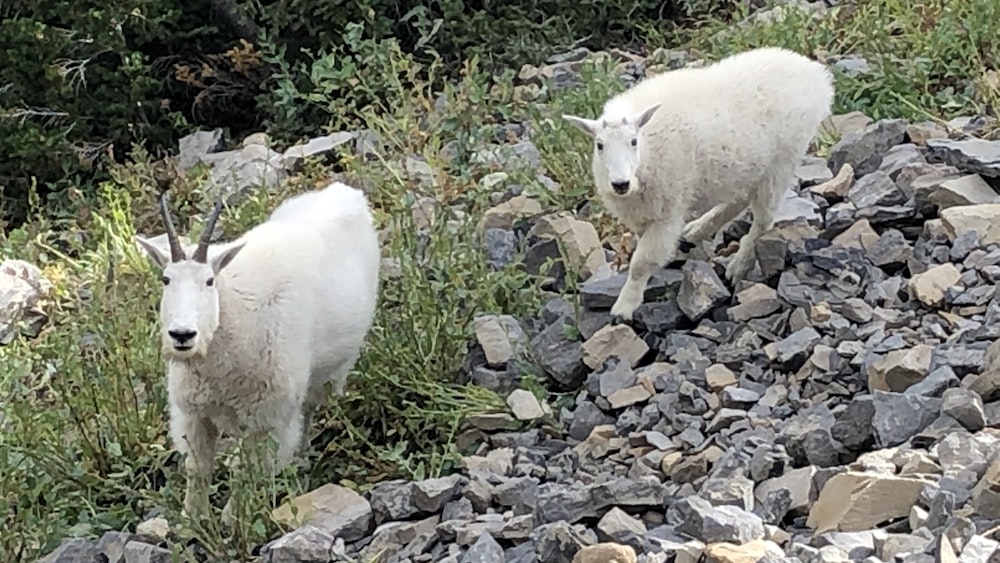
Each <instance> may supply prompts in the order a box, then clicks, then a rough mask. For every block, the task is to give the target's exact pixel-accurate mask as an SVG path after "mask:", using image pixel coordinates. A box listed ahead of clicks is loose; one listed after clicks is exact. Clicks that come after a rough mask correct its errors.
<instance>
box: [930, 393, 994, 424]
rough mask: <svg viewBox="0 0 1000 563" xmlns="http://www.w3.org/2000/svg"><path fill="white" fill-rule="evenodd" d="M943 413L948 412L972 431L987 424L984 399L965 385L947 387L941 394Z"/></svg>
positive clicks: (947, 413)
mask: <svg viewBox="0 0 1000 563" xmlns="http://www.w3.org/2000/svg"><path fill="white" fill-rule="evenodd" d="M941 400H942V401H941V414H946V415H948V416H950V417H952V418H954V419H955V420H957V421H958V422H959V424H961V425H962V426H964V427H965V428H967V429H969V430H970V431H972V432H976V431H978V430H982V429H983V428H984V427H985V426H986V412H985V411H984V408H983V400H982V398H981V397H980V396H979V394H978V393H976V392H975V391H970V390H969V389H966V388H965V387H952V388H950V389H946V390H945V391H944V393H943V394H942V395H941Z"/></svg>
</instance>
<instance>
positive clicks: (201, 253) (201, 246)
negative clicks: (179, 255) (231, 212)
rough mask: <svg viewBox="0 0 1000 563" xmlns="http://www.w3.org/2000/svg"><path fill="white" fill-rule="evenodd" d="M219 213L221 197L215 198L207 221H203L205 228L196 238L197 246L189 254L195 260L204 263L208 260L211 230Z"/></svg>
mask: <svg viewBox="0 0 1000 563" xmlns="http://www.w3.org/2000/svg"><path fill="white" fill-rule="evenodd" d="M220 213H222V198H219V199H218V200H216V202H215V208H214V209H212V214H211V215H209V216H208V221H206V222H205V230H204V231H202V233H201V239H199V240H198V248H196V249H195V251H194V254H193V255H191V259H192V260H194V261H195V262H201V263H202V264H204V263H205V262H207V261H208V243H209V241H211V239H212V231H214V230H215V222H216V220H218V218H219V214H220Z"/></svg>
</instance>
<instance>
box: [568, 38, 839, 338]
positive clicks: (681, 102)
mask: <svg viewBox="0 0 1000 563" xmlns="http://www.w3.org/2000/svg"><path fill="white" fill-rule="evenodd" d="M833 96H834V85H833V77H832V75H831V73H830V72H829V70H828V69H827V68H826V67H825V66H824V65H822V64H820V63H818V62H814V61H812V60H810V59H808V58H806V57H804V56H802V55H800V54H798V53H795V52H792V51H788V50H785V49H781V48H773V47H769V48H761V49H754V50H751V51H745V52H743V53H739V54H736V55H732V56H730V57H727V58H724V59H722V60H720V61H718V62H716V63H714V64H711V65H708V66H705V67H702V68H686V69H680V70H674V71H668V72H665V73H663V74H659V75H656V76H653V77H650V78H647V79H645V80H642V81H640V82H638V83H637V84H635V85H634V86H633V87H632V88H630V89H628V90H626V91H625V92H623V93H621V94H619V95H617V96H614V97H612V98H611V99H609V100H608V101H607V102H606V103H605V105H604V110H603V114H602V115H601V116H600V117H599V118H597V119H593V120H591V119H585V118H582V117H576V116H571V115H564V116H563V117H564V118H565V119H566V120H568V121H570V122H571V123H573V124H574V125H576V126H577V127H579V128H580V129H582V130H583V131H585V132H586V133H588V134H589V135H591V136H592V137H593V138H594V151H593V157H592V173H593V179H594V182H595V184H596V190H597V194H598V195H599V196H600V198H601V200H602V202H603V203H604V205H605V207H606V208H607V209H608V211H609V212H610V213H611V214H612V215H614V216H615V217H617V218H618V219H619V220H621V221H622V222H623V223H624V224H625V226H626V227H628V228H629V229H630V230H632V231H633V232H634V233H635V234H636V235H637V236H638V237H639V243H638V245H637V247H636V250H635V253H634V254H633V256H632V259H631V261H630V263H629V274H628V278H627V281H626V283H625V286H624V287H623V289H622V292H621V294H620V295H619V297H618V300H617V301H616V302H615V304H614V306H613V307H612V310H611V313H612V315H614V316H615V317H617V318H625V319H627V318H630V317H631V316H632V313H633V312H634V311H635V309H636V308H637V307H638V306H639V305H640V304H641V303H642V296H643V292H644V290H645V288H646V285H647V283H648V281H649V277H650V275H651V274H652V272H653V270H654V269H656V268H658V267H660V266H662V265H665V264H668V263H669V262H671V261H672V260H673V259H674V257H675V256H676V251H677V244H678V241H679V240H680V238H681V237H684V238H685V239H687V240H688V241H689V242H698V241H699V240H702V239H704V238H706V237H708V236H711V235H713V234H714V233H715V232H716V231H718V229H720V228H721V227H723V226H724V225H725V224H727V223H728V222H729V221H731V220H733V219H735V218H736V217H737V216H738V215H739V214H740V213H741V212H742V211H744V210H745V209H747V208H748V207H749V209H750V210H751V212H752V214H753V220H752V223H751V227H750V231H749V232H748V233H747V234H746V235H745V236H744V237H743V238H742V239H741V240H740V244H739V250H738V251H737V252H736V254H734V255H733V257H732V259H731V260H730V262H729V264H728V266H727V268H726V277H727V278H729V280H730V281H732V282H733V283H735V282H736V281H737V280H739V279H741V278H743V277H744V276H745V275H746V274H747V273H748V271H749V270H750V269H751V267H752V266H753V262H754V253H753V252H754V251H753V247H754V243H755V242H756V240H757V239H758V238H759V237H760V235H761V234H763V233H764V232H765V231H767V230H769V229H770V228H771V227H772V226H773V224H774V212H775V208H776V207H777V205H778V204H779V203H780V201H781V199H782V197H783V195H784V193H785V191H786V189H787V187H788V186H789V183H790V182H791V180H792V178H793V174H794V171H795V167H796V166H797V164H798V162H799V161H800V159H801V158H802V156H803V155H804V154H805V152H806V150H807V149H808V147H809V144H810V142H811V141H812V140H813V138H814V137H815V135H816V133H817V130H818V128H819V126H820V124H821V123H822V121H823V120H824V119H825V118H826V117H828V116H829V115H830V111H831V104H832V102H833ZM696 217H697V219H695V218H696ZM692 219H694V220H692ZM688 221H690V223H687V222H688Z"/></svg>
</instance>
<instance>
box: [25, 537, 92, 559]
mask: <svg viewBox="0 0 1000 563" xmlns="http://www.w3.org/2000/svg"><path fill="white" fill-rule="evenodd" d="M102 557H103V555H102V554H101V550H100V549H98V547H97V545H95V544H94V542H92V541H90V540H87V539H84V538H66V539H64V540H62V542H60V543H59V547H57V548H56V549H55V550H54V551H52V552H51V553H49V554H48V555H46V556H45V557H42V558H41V559H39V560H38V562H37V563H83V562H86V563H90V562H94V563H96V562H98V561H100V560H101V559H102Z"/></svg>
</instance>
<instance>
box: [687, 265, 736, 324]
mask: <svg viewBox="0 0 1000 563" xmlns="http://www.w3.org/2000/svg"><path fill="white" fill-rule="evenodd" d="M681 272H682V273H683V275H684V279H683V281H681V284H680V290H679V291H678V293H677V305H678V306H679V307H680V309H681V311H683V312H684V314H685V315H687V317H688V318H689V319H691V320H698V319H700V318H701V317H702V316H704V315H705V314H706V313H708V312H709V311H711V310H712V309H713V308H714V307H716V306H718V305H720V304H721V303H722V302H723V301H725V300H726V299H728V298H729V297H730V295H731V294H730V292H729V290H728V289H727V288H726V286H725V284H723V283H722V280H721V279H720V278H719V275H718V274H716V273H715V269H713V268H712V265H711V264H709V263H708V262H705V261H702V260H689V261H688V262H685V264H684V266H683V268H682V269H681Z"/></svg>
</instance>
